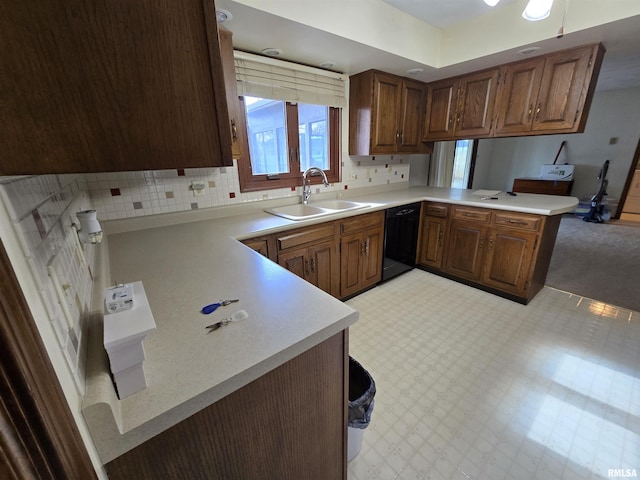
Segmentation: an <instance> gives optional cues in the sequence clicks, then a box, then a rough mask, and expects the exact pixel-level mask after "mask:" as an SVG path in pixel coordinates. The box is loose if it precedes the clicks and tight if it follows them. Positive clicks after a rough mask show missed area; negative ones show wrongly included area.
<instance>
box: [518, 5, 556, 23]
mask: <svg viewBox="0 0 640 480" xmlns="http://www.w3.org/2000/svg"><path fill="white" fill-rule="evenodd" d="M552 5H553V0H529V3H528V4H527V7H526V8H525V9H524V12H522V17H523V18H524V19H525V20H529V21H530V22H537V21H538V20H544V19H545V18H547V17H548V16H549V14H550V13H551V6H552Z"/></svg>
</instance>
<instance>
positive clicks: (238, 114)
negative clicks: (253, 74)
mask: <svg viewBox="0 0 640 480" xmlns="http://www.w3.org/2000/svg"><path fill="white" fill-rule="evenodd" d="M219 34H220V55H221V58H222V69H223V71H224V83H225V91H226V93H227V107H228V110H229V122H228V123H229V131H230V132H231V153H232V155H233V158H240V157H242V156H243V155H244V154H245V150H244V146H245V144H246V138H245V137H246V135H247V133H246V132H247V128H246V125H245V123H244V115H243V112H242V110H243V105H242V103H241V102H240V98H238V85H237V83H236V67H235V63H234V59H233V33H231V32H230V31H229V30H226V29H224V28H219Z"/></svg>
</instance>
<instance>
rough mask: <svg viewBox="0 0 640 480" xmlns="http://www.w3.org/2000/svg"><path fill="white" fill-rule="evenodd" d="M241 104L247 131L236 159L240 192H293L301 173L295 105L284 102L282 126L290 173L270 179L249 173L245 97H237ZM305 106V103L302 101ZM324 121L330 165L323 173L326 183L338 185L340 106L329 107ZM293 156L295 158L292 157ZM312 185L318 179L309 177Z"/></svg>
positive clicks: (320, 180) (241, 114) (249, 158)
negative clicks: (289, 189)
mask: <svg viewBox="0 0 640 480" xmlns="http://www.w3.org/2000/svg"><path fill="white" fill-rule="evenodd" d="M238 101H239V102H240V120H241V122H242V127H241V128H243V129H244V131H245V132H246V134H245V135H242V139H243V143H244V145H243V148H242V155H240V158H238V176H239V180H240V191H241V192H256V191H261V190H273V189H276V188H291V190H295V188H296V187H299V186H301V185H302V172H298V170H300V158H299V152H300V145H299V135H298V107H297V104H296V103H293V102H285V125H286V129H287V146H288V148H289V155H288V161H289V173H281V174H279V175H277V178H269V176H268V175H254V174H253V172H252V170H251V156H250V155H251V153H250V150H249V129H248V128H247V118H246V109H245V102H244V97H242V96H241V97H239V100H238ZM302 103H304V102H302ZM327 120H328V122H329V125H328V127H327V132H328V134H329V147H328V149H329V150H328V153H329V166H330V168H329V169H327V170H325V171H324V172H325V174H326V175H327V180H329V183H338V182H340V180H341V178H340V175H341V171H342V169H341V165H342V159H341V154H340V153H341V151H342V148H341V143H342V135H341V132H342V108H340V107H330V106H329V107H328V115H327ZM294 151H296V152H298V153H297V155H293V153H294ZM293 157H296V158H293ZM308 180H310V181H311V184H312V185H313V184H320V183H322V179H321V177H320V176H319V175H318V176H315V175H311V176H309V177H308Z"/></svg>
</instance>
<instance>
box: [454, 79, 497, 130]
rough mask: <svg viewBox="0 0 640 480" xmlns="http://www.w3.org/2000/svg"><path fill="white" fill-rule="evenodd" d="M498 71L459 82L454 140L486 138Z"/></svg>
mask: <svg viewBox="0 0 640 480" xmlns="http://www.w3.org/2000/svg"><path fill="white" fill-rule="evenodd" d="M498 73H499V70H498V69H494V70H489V71H486V72H479V73H476V74H473V75H468V76H466V77H463V78H462V79H461V80H460V99H459V101H458V112H457V113H456V121H455V129H454V130H455V132H454V134H455V136H456V138H472V137H477V136H488V135H489V134H490V133H491V128H492V125H493V108H494V104H495V99H496V87H497V83H498Z"/></svg>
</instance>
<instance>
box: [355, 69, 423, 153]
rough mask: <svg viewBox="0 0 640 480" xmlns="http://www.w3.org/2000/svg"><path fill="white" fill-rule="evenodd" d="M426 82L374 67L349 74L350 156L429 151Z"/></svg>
mask: <svg viewBox="0 0 640 480" xmlns="http://www.w3.org/2000/svg"><path fill="white" fill-rule="evenodd" d="M425 99H426V84H424V83H422V82H418V81H415V80H411V79H408V78H403V77H399V76H396V75H392V74H389V73H384V72H380V71H377V70H367V71H366V72H362V73H359V74H357V75H353V76H351V77H349V155H390V154H396V153H428V152H430V151H432V149H433V145H431V144H425V143H423V142H422V138H421V135H422V122H423V121H424V107H425Z"/></svg>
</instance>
